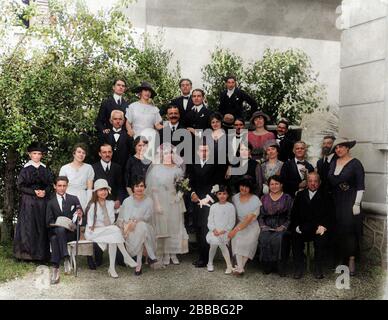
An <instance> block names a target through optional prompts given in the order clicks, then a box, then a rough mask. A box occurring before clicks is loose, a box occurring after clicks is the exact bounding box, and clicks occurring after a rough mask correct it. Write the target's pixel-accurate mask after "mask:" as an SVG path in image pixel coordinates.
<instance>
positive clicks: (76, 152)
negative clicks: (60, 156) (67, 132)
mask: <svg viewBox="0 0 388 320" xmlns="http://www.w3.org/2000/svg"><path fill="white" fill-rule="evenodd" d="M85 157H86V145H85V144H83V143H78V144H76V145H75V146H74V148H73V161H72V162H70V163H68V164H65V165H64V166H62V167H61V169H60V170H59V175H60V176H66V177H67V178H68V179H69V186H68V187H67V191H66V192H67V193H68V194H71V195H73V196H76V197H78V199H79V201H80V203H81V206H82V209H83V211H84V212H85V208H86V205H87V204H88V202H89V200H90V199H91V198H92V188H93V179H94V170H93V167H92V166H91V165H90V164H87V163H84V160H85Z"/></svg>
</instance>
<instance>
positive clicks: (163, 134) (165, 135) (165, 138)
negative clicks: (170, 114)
mask: <svg viewBox="0 0 388 320" xmlns="http://www.w3.org/2000/svg"><path fill="white" fill-rule="evenodd" d="M178 129H185V127H184V126H183V125H182V123H181V121H179V124H178V126H177V128H176V129H175V130H178ZM186 131H187V130H186ZM158 133H159V138H160V144H163V143H164V142H169V143H171V144H172V145H174V146H177V145H178V144H180V143H181V142H182V141H183V140H184V138H183V137H180V139H179V140H178V141H173V140H172V138H173V133H172V130H171V128H170V126H169V124H166V126H165V127H164V128H163V129H160V130H158ZM157 147H158V146H157Z"/></svg>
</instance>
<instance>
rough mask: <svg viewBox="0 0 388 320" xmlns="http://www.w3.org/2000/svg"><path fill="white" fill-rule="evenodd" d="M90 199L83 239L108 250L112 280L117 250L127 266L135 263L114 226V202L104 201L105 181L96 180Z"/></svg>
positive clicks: (119, 231)
mask: <svg viewBox="0 0 388 320" xmlns="http://www.w3.org/2000/svg"><path fill="white" fill-rule="evenodd" d="M93 191H94V192H93V195H92V199H91V200H90V202H89V204H88V206H87V208H86V214H87V225H86V229H85V239H86V240H91V241H93V242H96V243H97V244H98V245H99V247H100V248H101V250H102V251H105V249H106V248H107V247H108V248H109V250H108V251H109V269H108V273H109V275H110V276H111V277H112V278H118V277H119V276H118V275H117V273H116V269H115V261H116V252H117V248H119V250H120V252H121V253H122V255H123V257H124V263H125V264H126V265H127V266H130V267H132V268H135V267H136V266H137V264H136V262H135V261H134V260H133V259H132V258H131V257H130V256H129V254H128V253H127V251H126V250H125V247H124V242H125V240H124V238H123V236H122V234H121V230H120V228H119V227H118V226H116V225H114V224H113V223H114V221H115V214H114V213H115V209H114V205H115V203H114V201H113V200H106V198H107V196H108V193H109V192H110V191H111V188H110V187H109V185H108V182H107V181H106V180H105V179H98V180H96V182H95V184H94V190H93Z"/></svg>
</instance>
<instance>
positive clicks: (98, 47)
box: [0, 0, 179, 203]
mask: <svg viewBox="0 0 388 320" xmlns="http://www.w3.org/2000/svg"><path fill="white" fill-rule="evenodd" d="M128 2H129V1H128V0H122V1H120V2H119V4H117V5H116V6H115V7H114V8H112V9H111V10H109V11H100V12H98V13H97V14H92V13H90V12H89V10H88V8H87V7H86V6H85V4H84V2H83V1H80V0H78V1H77V0H63V1H58V0H51V1H50V2H49V17H50V19H49V23H39V21H41V20H39V17H34V19H35V20H34V21H36V23H32V25H31V28H29V29H26V30H24V32H23V33H22V34H21V35H20V37H19V41H18V43H16V44H15V43H13V44H12V43H10V42H9V36H10V34H12V32H8V33H7V32H3V33H0V45H1V46H0V51H1V52H0V150H3V151H2V152H3V153H2V154H1V157H2V159H4V160H5V161H4V162H5V164H4V169H5V166H6V161H7V159H6V158H5V157H6V154H5V152H4V150H8V149H10V148H12V149H16V150H17V152H18V154H19V162H18V165H17V167H18V168H20V166H21V164H22V163H23V162H24V161H25V160H26V159H27V154H26V152H25V150H26V147H27V146H28V145H29V144H30V143H31V142H32V141H35V140H39V141H41V142H43V143H44V144H46V145H47V147H48V149H49V152H48V154H47V156H46V158H45V159H44V160H43V162H44V163H46V164H48V165H49V167H50V168H51V169H52V170H53V172H54V173H58V171H59V168H60V166H62V165H64V164H65V163H67V162H69V161H70V160H71V159H72V155H71V152H70V150H71V148H72V146H73V144H74V143H76V142H79V141H83V142H86V143H87V144H88V145H89V146H90V149H91V150H89V151H90V152H89V155H88V158H87V159H86V162H90V161H92V158H93V157H95V156H96V152H95V151H96V150H95V149H96V145H97V144H96V138H95V136H96V134H95V129H94V121H95V118H96V115H97V112H98V109H99V107H100V104H101V101H102V100H103V99H105V98H106V97H107V96H108V95H109V94H111V92H112V82H113V80H114V78H116V77H118V76H120V77H123V78H124V79H125V80H127V82H128V83H129V85H130V87H134V86H136V85H138V84H139V83H140V82H141V81H143V80H148V81H150V82H151V83H152V84H153V85H154V87H155V89H156V91H157V93H158V97H157V98H156V99H155V103H156V105H157V106H159V104H162V103H165V102H166V101H167V100H168V99H171V98H172V97H173V96H175V95H176V94H177V92H176V90H177V89H178V85H177V84H178V81H179V66H177V67H176V68H174V69H173V70H172V71H169V70H168V65H169V62H170V59H171V56H172V53H171V52H170V51H167V50H164V49H163V46H162V44H161V42H160V41H159V40H157V41H156V42H155V43H154V42H153V41H152V39H149V38H145V40H144V45H143V47H141V48H137V47H136V46H135V45H134V41H133V39H132V37H131V23H130V21H129V20H128V19H127V17H126V16H125V15H124V14H123V13H122V10H121V9H122V8H121V7H120V3H121V4H122V5H127V4H128ZM0 13H2V14H3V13H4V14H5V13H7V14H8V15H7V16H8V17H9V18H8V20H7V19H3V18H1V19H0V26H1V27H6V29H7V30H12V26H13V25H14V23H15V21H17V17H16V18H15V19H13V18H12V16H15V15H17V13H18V11H17V10H15V8H14V7H11V6H8V7H7V6H3V5H2V4H1V5H0ZM46 20H47V19H46ZM42 21H44V19H43V20H42ZM0 29H1V28H0ZM127 98H128V99H130V100H131V99H132V100H133V99H134V98H135V97H134V95H133V94H132V93H131V92H130V91H128V92H127ZM2 163H3V161H2ZM2 169H3V168H2ZM1 172H2V175H1V177H0V187H1V186H3V182H2V181H4V176H3V173H4V171H3V170H2V171H1ZM15 176H16V173H15ZM0 191H1V190H0ZM0 195H3V192H0ZM0 198H1V196H0ZM0 203H2V199H0Z"/></svg>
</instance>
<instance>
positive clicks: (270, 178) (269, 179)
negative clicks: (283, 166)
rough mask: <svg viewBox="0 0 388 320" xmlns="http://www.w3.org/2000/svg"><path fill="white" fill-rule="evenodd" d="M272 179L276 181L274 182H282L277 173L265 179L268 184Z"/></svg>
mask: <svg viewBox="0 0 388 320" xmlns="http://www.w3.org/2000/svg"><path fill="white" fill-rule="evenodd" d="M272 180H274V181H276V182H279V183H281V184H283V181H282V178H281V176H279V175H277V174H275V175H273V176H270V177H269V178H268V180H267V183H268V185H269V184H270V183H271V181H272Z"/></svg>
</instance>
